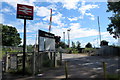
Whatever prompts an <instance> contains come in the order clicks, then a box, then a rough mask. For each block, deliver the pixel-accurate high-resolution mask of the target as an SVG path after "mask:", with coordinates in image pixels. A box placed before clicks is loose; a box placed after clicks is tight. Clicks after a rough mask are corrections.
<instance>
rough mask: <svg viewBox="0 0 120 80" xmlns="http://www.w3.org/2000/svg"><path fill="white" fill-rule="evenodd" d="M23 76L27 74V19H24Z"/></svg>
mask: <svg viewBox="0 0 120 80" xmlns="http://www.w3.org/2000/svg"><path fill="white" fill-rule="evenodd" d="M23 40H24V41H23V76H24V75H25V57H26V19H24V39H23Z"/></svg>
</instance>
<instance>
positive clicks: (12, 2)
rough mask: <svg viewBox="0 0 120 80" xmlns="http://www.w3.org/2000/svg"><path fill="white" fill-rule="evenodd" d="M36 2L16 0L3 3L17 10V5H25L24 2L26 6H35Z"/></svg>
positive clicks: (7, 0) (3, 0) (5, 0)
mask: <svg viewBox="0 0 120 80" xmlns="http://www.w3.org/2000/svg"><path fill="white" fill-rule="evenodd" d="M35 1H36V0H27V1H25V0H17V1H15V0H2V1H1V2H6V3H8V4H9V5H11V6H12V7H14V9H15V10H16V9H17V4H23V2H24V4H25V5H31V6H34V2H35Z"/></svg>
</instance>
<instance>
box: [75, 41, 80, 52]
mask: <svg viewBox="0 0 120 80" xmlns="http://www.w3.org/2000/svg"><path fill="white" fill-rule="evenodd" d="M76 44H77V46H76V48H77V49H78V50H79V49H80V47H81V46H80V45H81V43H80V42H79V41H77V42H76Z"/></svg>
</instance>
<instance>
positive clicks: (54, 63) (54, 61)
mask: <svg viewBox="0 0 120 80" xmlns="http://www.w3.org/2000/svg"><path fill="white" fill-rule="evenodd" d="M53 53H54V56H53V58H54V60H53V65H54V67H56V52H53Z"/></svg>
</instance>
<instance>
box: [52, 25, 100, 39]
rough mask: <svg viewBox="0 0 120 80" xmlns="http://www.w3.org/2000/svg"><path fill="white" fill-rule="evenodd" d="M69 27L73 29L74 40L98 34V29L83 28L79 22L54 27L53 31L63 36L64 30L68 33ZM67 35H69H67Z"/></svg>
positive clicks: (71, 34) (71, 35) (72, 36)
mask: <svg viewBox="0 0 120 80" xmlns="http://www.w3.org/2000/svg"><path fill="white" fill-rule="evenodd" d="M67 29H71V31H70V38H71V39H72V40H74V39H77V38H82V37H90V36H96V35H98V31H97V30H95V29H90V28H82V27H81V25H80V24H79V23H71V24H70V27H69V28H65V27H63V28H59V27H53V30H52V32H53V33H55V34H57V35H59V36H61V37H63V32H65V33H67ZM66 37H67V35H66Z"/></svg>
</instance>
